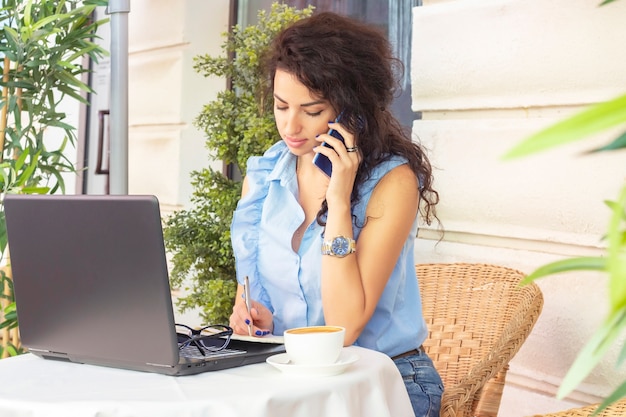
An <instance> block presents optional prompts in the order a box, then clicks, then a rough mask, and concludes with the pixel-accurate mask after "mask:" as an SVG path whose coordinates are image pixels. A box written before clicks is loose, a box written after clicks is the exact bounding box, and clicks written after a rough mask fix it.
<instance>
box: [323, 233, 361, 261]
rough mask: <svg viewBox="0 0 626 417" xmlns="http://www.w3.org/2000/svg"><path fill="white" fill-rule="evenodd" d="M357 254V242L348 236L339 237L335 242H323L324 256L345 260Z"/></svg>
mask: <svg viewBox="0 0 626 417" xmlns="http://www.w3.org/2000/svg"><path fill="white" fill-rule="evenodd" d="M354 252H356V241H355V240H354V239H352V238H349V237H346V236H337V237H335V238H334V239H333V240H325V241H323V242H322V255H330V256H336V257H338V258H343V257H344V256H347V255H349V254H351V253H354Z"/></svg>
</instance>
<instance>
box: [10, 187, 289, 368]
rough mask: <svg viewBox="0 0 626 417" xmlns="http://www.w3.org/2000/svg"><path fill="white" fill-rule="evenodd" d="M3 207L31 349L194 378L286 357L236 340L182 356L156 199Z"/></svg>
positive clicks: (48, 200) (71, 198)
mask: <svg viewBox="0 0 626 417" xmlns="http://www.w3.org/2000/svg"><path fill="white" fill-rule="evenodd" d="M4 211H5V216H6V224H7V234H8V241H9V250H10V256H11V267H12V273H13V281H14V285H15V288H14V289H15V300H16V308H17V315H18V320H19V328H20V336H21V340H22V344H23V346H24V347H26V348H27V349H28V351H29V352H31V353H33V354H35V355H37V356H39V357H41V358H44V359H54V360H61V361H68V362H77V363H87V364H93V365H101V366H108V367H115V368H123V369H132V370H138V371H147V372H155V373H161V374H166V375H191V374H197V373H200V372H205V371H214V370H221V369H227V368H233V367H237V366H243V365H248V364H252V363H258V362H264V361H265V359H266V358H268V357H269V356H272V355H275V354H278V353H282V352H284V351H285V350H284V345H283V344H281V343H262V340H259V341H258V342H257V341H253V340H231V341H230V343H229V344H228V346H227V348H226V349H224V350H222V351H219V352H207V351H206V349H203V351H205V352H204V353H205V354H206V355H207V356H203V355H202V354H200V352H199V349H197V348H196V347H195V346H192V345H190V346H188V347H187V348H186V349H184V350H185V351H188V352H189V353H191V355H190V357H187V356H185V355H183V352H182V351H181V350H179V344H178V339H177V334H176V327H175V322H174V311H173V307H172V296H171V292H170V283H169V276H168V269H167V263H166V255H165V245H164V242H163V232H162V225H161V213H160V210H159V202H158V200H157V198H156V197H154V196H140V195H115V196H111V195H16V194H8V195H6V196H5V198H4ZM244 339H245V338H244ZM249 339H251V338H249ZM263 342H265V341H264V340H263Z"/></svg>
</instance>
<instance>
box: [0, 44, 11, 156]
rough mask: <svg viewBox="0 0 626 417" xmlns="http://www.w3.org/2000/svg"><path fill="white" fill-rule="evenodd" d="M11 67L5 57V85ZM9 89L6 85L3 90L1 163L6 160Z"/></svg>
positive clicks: (0, 140)
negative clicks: (5, 138)
mask: <svg viewBox="0 0 626 417" xmlns="http://www.w3.org/2000/svg"><path fill="white" fill-rule="evenodd" d="M10 67H11V61H10V60H9V57H8V56H6V55H5V57H4V67H3V68H2V81H4V82H5V83H6V82H8V81H9V70H10ZM8 98H9V87H7V86H6V85H5V86H4V87H3V88H2V100H4V106H2V114H1V115H0V162H2V161H3V160H4V136H5V134H6V129H7V117H8V116H7V111H8V108H9V102H8Z"/></svg>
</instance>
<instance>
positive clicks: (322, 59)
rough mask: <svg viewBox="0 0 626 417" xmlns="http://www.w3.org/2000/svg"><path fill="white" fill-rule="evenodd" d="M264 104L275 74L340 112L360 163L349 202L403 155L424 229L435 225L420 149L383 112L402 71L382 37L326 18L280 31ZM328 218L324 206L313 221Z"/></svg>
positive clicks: (269, 58) (434, 196) (268, 61)
mask: <svg viewBox="0 0 626 417" xmlns="http://www.w3.org/2000/svg"><path fill="white" fill-rule="evenodd" d="M264 59H265V68H266V70H267V77H268V78H267V84H268V91H267V94H268V96H271V92H272V91H273V88H274V75H275V73H276V70H277V69H280V70H284V71H286V72H289V73H291V74H293V75H295V76H296V77H297V79H298V80H299V81H300V82H301V83H302V84H304V85H305V86H306V87H307V88H308V89H309V90H311V91H312V92H314V93H315V94H316V95H319V96H320V97H323V98H325V99H326V100H328V101H329V103H330V105H331V106H332V107H333V109H334V110H335V111H336V112H337V113H339V112H341V123H342V124H343V125H344V126H345V127H346V128H347V129H348V130H349V131H350V132H353V133H355V136H356V142H357V144H358V146H359V149H360V151H361V155H362V157H363V159H362V162H361V164H360V166H359V169H358V171H357V175H356V180H355V186H354V189H353V193H352V200H353V202H354V200H355V199H356V198H357V191H358V187H359V185H360V184H362V183H363V182H364V181H365V180H366V179H367V178H368V175H369V172H370V171H371V169H372V168H373V167H375V166H376V165H378V164H380V163H381V162H383V161H384V160H385V159H387V158H389V157H390V156H391V155H401V156H403V157H405V158H406V159H407V160H408V164H409V166H410V167H411V169H412V170H413V172H415V175H416V176H417V178H418V179H419V182H420V196H421V200H422V201H423V203H424V204H423V205H420V206H421V207H420V211H421V213H422V217H423V219H424V220H425V221H426V223H427V224H430V223H431V220H432V219H433V217H434V218H437V216H436V214H435V205H436V204H437V203H438V202H439V195H438V193H437V191H435V190H434V189H433V187H432V182H433V176H432V167H431V165H430V162H429V160H428V158H427V156H426V153H425V151H424V149H423V148H422V147H421V146H420V145H419V144H418V143H416V142H414V141H413V140H412V139H411V135H410V132H407V131H406V130H405V129H404V128H403V127H402V126H401V124H400V123H399V122H398V120H397V119H396V118H395V117H394V116H393V115H392V114H391V112H390V111H389V106H390V105H391V103H392V101H393V99H394V95H395V92H396V91H397V87H398V86H399V84H398V79H399V78H398V77H397V76H399V75H401V74H402V72H403V70H404V67H403V65H402V62H401V61H400V60H398V59H397V58H395V57H394V56H393V52H392V50H391V45H390V44H389V42H388V40H387V38H386V36H385V34H384V33H383V32H382V31H381V30H379V29H378V28H376V27H374V26H370V25H367V24H365V23H363V22H359V21H357V20H354V19H351V18H348V17H345V16H341V15H338V14H335V13H331V12H322V13H318V14H315V15H313V16H311V17H308V18H305V19H302V20H299V21H297V22H296V23H294V24H292V25H291V26H289V27H287V28H285V29H283V30H282V31H281V32H280V33H279V34H278V35H277V36H276V38H275V39H274V40H273V42H272V44H271V47H270V48H269V50H268V53H267V54H266V56H265V57H264ZM327 210H328V207H327V205H326V202H324V203H323V205H322V208H321V209H320V212H319V213H318V216H317V218H318V221H320V222H321V219H322V217H323V215H324V214H325V213H326V211H327Z"/></svg>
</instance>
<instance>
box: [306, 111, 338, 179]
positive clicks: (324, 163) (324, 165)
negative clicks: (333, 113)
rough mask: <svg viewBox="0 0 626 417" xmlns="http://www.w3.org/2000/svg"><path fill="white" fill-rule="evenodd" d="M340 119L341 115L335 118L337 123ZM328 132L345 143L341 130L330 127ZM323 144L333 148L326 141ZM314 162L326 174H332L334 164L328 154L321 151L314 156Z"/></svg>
mask: <svg viewBox="0 0 626 417" xmlns="http://www.w3.org/2000/svg"><path fill="white" fill-rule="evenodd" d="M338 121H339V117H337V119H336V120H335V123H337V122H338ZM328 134H329V135H331V136H332V137H335V138H337V139H339V140H340V141H341V142H342V143H344V139H343V136H341V135H340V134H339V132H337V131H336V130H335V129H329V130H328ZM322 146H326V147H327V148H332V146H330V145H328V144H327V143H326V142H322ZM313 163H314V164H315V165H316V166H317V167H318V168H319V169H321V170H322V171H324V173H325V174H326V175H328V176H329V177H330V176H331V174H332V172H333V164H332V163H331V162H330V159H328V157H327V156H326V155H322V154H321V153H318V154H316V155H315V156H314V157H313Z"/></svg>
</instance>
